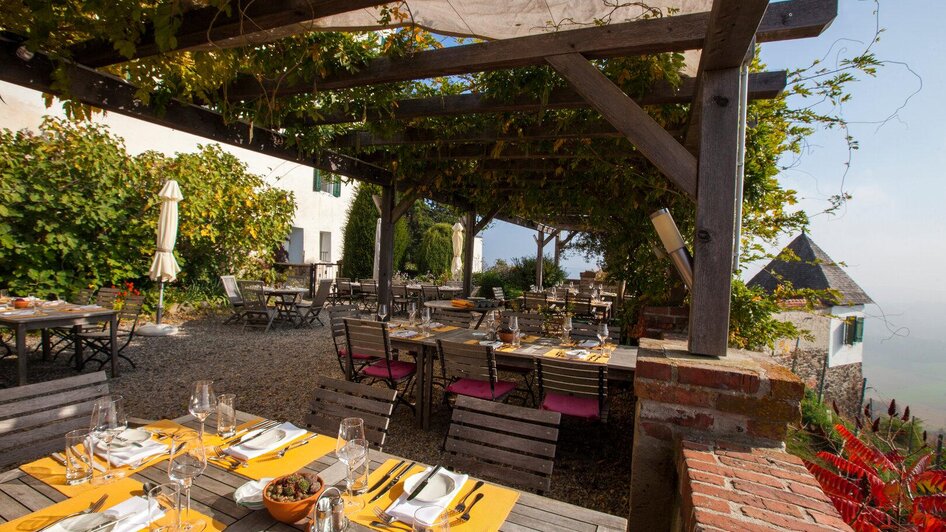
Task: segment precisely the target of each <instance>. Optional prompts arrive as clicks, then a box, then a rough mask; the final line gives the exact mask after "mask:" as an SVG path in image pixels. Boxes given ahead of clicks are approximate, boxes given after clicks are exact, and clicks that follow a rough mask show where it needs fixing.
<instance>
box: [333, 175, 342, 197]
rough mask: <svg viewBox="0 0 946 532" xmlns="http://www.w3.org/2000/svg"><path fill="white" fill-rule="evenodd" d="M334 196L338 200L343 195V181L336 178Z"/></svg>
mask: <svg viewBox="0 0 946 532" xmlns="http://www.w3.org/2000/svg"><path fill="white" fill-rule="evenodd" d="M332 195H333V196H335V197H336V198H337V197H339V196H341V195H342V180H341V179H338V178H335V182H334V183H332Z"/></svg>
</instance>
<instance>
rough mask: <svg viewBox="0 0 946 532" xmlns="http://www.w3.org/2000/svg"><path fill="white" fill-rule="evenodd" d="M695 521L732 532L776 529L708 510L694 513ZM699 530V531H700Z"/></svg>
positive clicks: (697, 510) (755, 531) (698, 510)
mask: <svg viewBox="0 0 946 532" xmlns="http://www.w3.org/2000/svg"><path fill="white" fill-rule="evenodd" d="M693 514H694V517H695V521H696V523H697V524H702V525H707V526H713V527H716V528H720V529H722V530H728V531H732V532H737V531H739V532H742V531H746V532H758V531H766V532H768V531H770V530H775V529H774V528H769V527H766V526H762V525H759V524H756V523H752V522H749V521H743V520H741V519H735V518H733V517H731V516H730V515H723V514H718V513H714V512H710V511H707V510H700V509H696V510H694V512H693ZM698 530H699V529H698Z"/></svg>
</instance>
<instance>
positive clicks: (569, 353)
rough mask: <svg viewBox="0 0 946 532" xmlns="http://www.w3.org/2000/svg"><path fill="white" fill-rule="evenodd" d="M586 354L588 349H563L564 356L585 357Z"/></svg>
mask: <svg viewBox="0 0 946 532" xmlns="http://www.w3.org/2000/svg"><path fill="white" fill-rule="evenodd" d="M587 356H588V351H587V350H585V349H569V350H568V351H565V358H585V357H587Z"/></svg>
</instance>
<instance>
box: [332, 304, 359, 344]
mask: <svg viewBox="0 0 946 532" xmlns="http://www.w3.org/2000/svg"><path fill="white" fill-rule="evenodd" d="M357 317H358V307H356V306H355V305H335V306H334V307H329V308H328V318H329V322H330V323H331V325H332V340H334V341H335V351H336V352H337V353H340V352H341V351H339V349H341V348H343V347H345V346H346V341H345V318H357Z"/></svg>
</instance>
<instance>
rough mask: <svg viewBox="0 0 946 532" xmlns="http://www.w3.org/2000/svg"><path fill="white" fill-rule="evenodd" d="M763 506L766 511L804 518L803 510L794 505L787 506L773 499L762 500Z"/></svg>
mask: <svg viewBox="0 0 946 532" xmlns="http://www.w3.org/2000/svg"><path fill="white" fill-rule="evenodd" d="M762 506H764V507H765V509H766V510H771V511H773V512H776V513H780V514H784V515H788V516H791V517H799V518H801V517H804V515H803V514H802V510H801V508H799V507H798V506H795V505H794V504H785V503H784V502H778V501H773V500H772V499H762Z"/></svg>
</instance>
